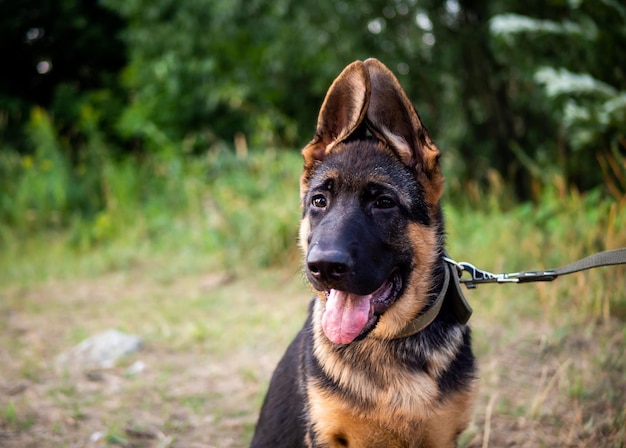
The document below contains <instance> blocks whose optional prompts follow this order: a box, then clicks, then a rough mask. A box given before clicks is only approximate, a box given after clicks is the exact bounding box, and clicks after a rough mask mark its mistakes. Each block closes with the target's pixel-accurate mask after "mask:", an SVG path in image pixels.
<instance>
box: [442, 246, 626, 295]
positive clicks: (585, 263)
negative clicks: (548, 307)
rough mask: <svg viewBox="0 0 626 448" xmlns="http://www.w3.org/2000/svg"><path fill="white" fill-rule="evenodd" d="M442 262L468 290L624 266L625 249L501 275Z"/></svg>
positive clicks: (545, 279)
mask: <svg viewBox="0 0 626 448" xmlns="http://www.w3.org/2000/svg"><path fill="white" fill-rule="evenodd" d="M444 260H445V261H446V262H447V263H449V264H450V265H452V266H455V267H456V268H457V270H458V272H459V276H460V277H461V278H460V282H461V283H463V284H464V285H465V286H466V287H467V288H468V289H473V288H476V286H477V285H479V284H481V283H527V282H551V281H552V280H554V279H556V278H557V277H559V276H561V275H567V274H572V273H574V272H580V271H585V270H587V269H593V268H599V267H601V266H612V265H616V264H626V247H625V248H622V249H615V250H607V251H604V252H599V253H597V254H594V255H590V256H589V257H585V258H583V259H581V260H578V261H575V262H573V263H570V264H568V265H565V266H561V267H558V268H555V269H545V270H536V271H521V272H509V273H502V274H493V273H491V272H489V271H485V270H483V269H478V268H477V267H476V266H474V265H473V264H470V263H467V262H465V261H462V262H460V263H459V262H456V261H454V260H453V259H451V258H449V257H444ZM465 272H467V273H469V275H470V277H471V278H463V273H465Z"/></svg>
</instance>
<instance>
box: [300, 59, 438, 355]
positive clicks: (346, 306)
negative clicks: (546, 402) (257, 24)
mask: <svg viewBox="0 0 626 448" xmlns="http://www.w3.org/2000/svg"><path fill="white" fill-rule="evenodd" d="M302 154H303V157H304V171H303V173H302V177H301V180H300V187H301V200H302V208H303V219H302V223H301V227H300V245H301V247H302V249H303V252H304V256H305V271H306V275H307V278H308V279H309V281H310V283H311V284H312V286H313V287H314V288H315V289H316V290H317V291H319V293H318V296H319V303H320V314H321V316H320V319H321V325H322V328H323V330H324V333H325V334H326V336H327V337H328V339H329V340H330V341H331V342H334V343H339V344H347V343H350V342H352V341H354V340H356V339H361V338H365V337H378V338H383V339H390V338H393V337H394V336H395V335H397V334H398V333H399V332H400V331H401V330H402V328H404V327H405V325H406V324H407V323H408V322H409V321H410V320H411V319H412V318H413V317H415V316H416V315H417V314H418V313H419V312H420V311H421V310H422V309H423V308H424V307H425V306H426V305H427V304H428V300H429V293H430V292H431V289H432V280H431V277H432V271H433V265H434V262H435V260H436V259H437V258H438V257H440V256H441V254H440V253H439V252H440V250H441V239H442V233H443V231H442V224H441V210H440V206H439V200H440V198H441V195H442V192H443V177H442V175H441V171H440V168H439V150H438V148H437V147H436V146H435V144H434V143H433V141H432V140H431V138H430V136H429V135H428V132H427V131H426V129H425V127H424V126H423V124H422V122H421V120H420V118H419V116H418V114H417V112H416V111H415V109H414V108H413V106H412V104H411V102H410V101H409V99H408V98H407V96H406V94H405V93H404V91H403V90H402V87H401V86H400V84H399V83H398V80H397V79H396V77H395V76H394V75H393V73H392V72H391V71H390V70H389V69H387V67H385V66H384V65H383V64H382V63H380V62H379V61H377V60H375V59H368V60H366V61H365V62H361V61H356V62H354V63H352V64H350V65H349V66H348V67H346V68H345V69H344V71H343V72H342V73H341V74H340V75H339V76H338V77H337V79H336V80H335V81H334V82H333V84H332V85H331V87H330V89H329V90H328V93H327V94H326V98H325V100H324V103H323V105H322V108H321V110H320V113H319V117H318V122H317V129H316V132H315V137H314V138H313V140H312V141H311V142H310V143H309V144H308V145H307V146H306V147H305V148H304V149H303V151H302Z"/></svg>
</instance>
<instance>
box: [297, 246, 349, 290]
mask: <svg viewBox="0 0 626 448" xmlns="http://www.w3.org/2000/svg"><path fill="white" fill-rule="evenodd" d="M306 263H307V268H308V270H309V272H310V273H311V275H312V276H313V278H315V279H316V280H318V281H319V282H322V283H324V284H326V285H327V286H331V285H332V284H334V283H336V282H338V281H340V280H341V279H343V278H344V277H345V276H346V275H347V274H348V273H349V272H350V266H351V264H352V262H351V258H350V255H349V254H348V253H346V252H343V251H338V250H323V249H321V248H320V247H319V246H313V247H312V248H311V250H310V251H309V254H308V255H307V257H306Z"/></svg>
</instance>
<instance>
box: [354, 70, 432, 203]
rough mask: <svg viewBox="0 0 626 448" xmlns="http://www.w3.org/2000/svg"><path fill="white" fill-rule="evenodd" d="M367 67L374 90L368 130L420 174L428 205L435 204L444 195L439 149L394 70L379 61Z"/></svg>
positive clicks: (370, 105)
mask: <svg viewBox="0 0 626 448" xmlns="http://www.w3.org/2000/svg"><path fill="white" fill-rule="evenodd" d="M364 64H365V67H366V68H367V70H368V72H369V76H370V84H371V89H372V92H371V96H370V104H369V109H368V111H367V121H366V123H367V127H368V129H369V130H370V131H371V132H372V134H374V135H375V136H376V138H378V139H379V140H382V141H384V142H385V143H387V145H389V147H390V148H391V149H392V150H393V151H394V152H395V153H396V154H397V155H398V157H400V159H401V160H402V161H403V162H404V164H405V165H407V166H408V167H409V168H411V169H412V170H414V171H415V172H416V173H417V175H418V177H419V178H420V181H421V182H422V183H425V184H426V185H424V187H425V189H426V192H427V196H428V197H427V200H428V202H430V203H431V204H436V203H437V202H438V201H439V199H440V197H441V194H442V193H443V176H442V175H441V170H440V168H439V155H440V152H439V149H438V148H437V146H436V145H435V143H434V142H433V141H432V139H431V138H430V135H428V131H427V130H426V128H425V127H424V125H423V124H422V121H421V120H420V118H419V116H418V114H417V112H416V111H415V108H414V107H413V105H412V104H411V102H410V101H409V99H408V98H407V96H406V93H404V90H403V89H402V87H401V86H400V83H399V82H398V79H397V78H396V77H395V75H394V74H393V73H392V72H391V70H389V69H388V68H387V67H385V65H383V64H382V63H381V62H380V61H378V60H376V59H368V60H366V61H365V62H364ZM426 187H427V188H426Z"/></svg>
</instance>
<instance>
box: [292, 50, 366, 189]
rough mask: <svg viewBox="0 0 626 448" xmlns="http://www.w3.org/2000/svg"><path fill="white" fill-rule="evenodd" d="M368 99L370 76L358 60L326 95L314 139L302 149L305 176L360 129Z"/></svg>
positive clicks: (349, 66)
mask: <svg viewBox="0 0 626 448" xmlns="http://www.w3.org/2000/svg"><path fill="white" fill-rule="evenodd" d="M369 99H370V79H369V74H368V72H367V69H366V68H365V65H364V64H363V62H361V61H355V62H353V63H352V64H350V65H348V66H347V67H346V68H345V69H344V70H343V71H342V72H341V73H340V74H339V76H338V77H337V79H335V81H334V82H333V83H332V85H331V86H330V88H329V89H328V92H327V93H326V98H325V99H324V103H323V104H322V108H321V109H320V113H319V116H318V118H317V128H316V130H315V137H313V140H311V142H310V143H309V144H308V145H307V146H306V147H305V148H304V149H303V150H302V155H303V157H304V169H305V174H306V173H308V172H310V170H311V169H312V168H313V166H314V165H315V162H316V161H318V160H322V159H323V158H324V157H325V156H326V155H327V154H328V153H329V152H330V151H331V150H332V149H333V147H335V146H336V145H337V144H338V143H340V142H342V141H344V140H345V139H347V138H348V137H350V136H351V135H352V134H353V133H354V132H355V131H356V130H357V128H358V127H359V125H360V124H361V123H362V122H363V120H364V119H365V114H366V112H367V106H368V104H369ZM304 180H306V179H304Z"/></svg>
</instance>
